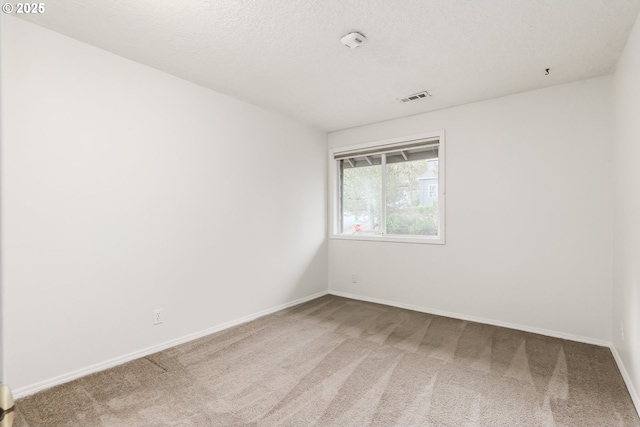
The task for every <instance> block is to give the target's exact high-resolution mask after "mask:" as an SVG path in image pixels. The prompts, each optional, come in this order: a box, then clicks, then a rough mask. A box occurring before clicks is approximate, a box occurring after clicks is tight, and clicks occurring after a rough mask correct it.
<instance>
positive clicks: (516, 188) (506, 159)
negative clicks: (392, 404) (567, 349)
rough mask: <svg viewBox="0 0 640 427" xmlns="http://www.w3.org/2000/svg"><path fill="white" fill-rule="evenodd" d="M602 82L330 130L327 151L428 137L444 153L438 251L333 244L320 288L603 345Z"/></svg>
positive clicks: (607, 279) (607, 204)
mask: <svg viewBox="0 0 640 427" xmlns="http://www.w3.org/2000/svg"><path fill="white" fill-rule="evenodd" d="M610 82H611V79H610V78H609V77H605V78H598V79H593V80H588V81H582V82H578V83H573V84H568V85H562V86H556V87H552V88H548V89H544V90H539V91H534V92H528V93H523V94H519V95H514V96H508V97H504V98H499V99H494V100H490V101H484V102H479V103H474V104H469V105H465V106H460V107H456V108H451V109H447V110H441V111H437V112H432V113H427V114H421V115H415V116H411V117H405V118H402V119H397V120H391V121H387V122H382V123H377V124H373V125H368V126H363V127H358V128H353V129H348V130H344V131H339V132H334V133H330V134H329V146H330V148H333V147H340V146H346V145H352V144H358V143H363V142H367V141H376V140H383V139H388V138H393V137H398V136H403V135H411V134H416V133H420V132H427V131H433V130H438V129H444V130H445V132H446V144H447V146H446V156H447V157H446V166H447V176H446V188H447V198H446V203H447V205H446V209H447V214H446V221H447V230H446V245H444V246H438V245H420V244H403V243H386V242H363V241H345V240H333V239H331V240H330V242H329V289H330V291H332V292H342V293H347V294H355V295H359V296H364V297H366V298H369V299H378V300H385V301H390V302H394V303H399V304H408V305H413V306H417V307H422V308H424V309H427V310H430V311H437V312H447V313H451V314H454V315H459V316H462V317H467V318H469V317H471V318H477V319H483V320H485V321H489V322H493V323H502V324H504V323H506V324H510V325H515V326H522V327H526V328H528V329H539V330H543V331H547V332H551V333H554V334H557V335H565V336H578V337H582V338H584V339H587V340H591V341H597V342H609V341H610V340H611V326H610V325H611V307H612V306H611V282H612V255H611V253H612V227H611V220H612V208H611V202H612V197H611V192H612V180H611V161H610V157H611V132H612V126H613V125H612V113H611V102H610ZM425 102H428V101H425ZM401 107H402V106H401V105H399V106H398V108H401ZM352 272H353V273H357V274H358V276H359V277H358V281H359V283H357V284H352V283H351V273H352Z"/></svg>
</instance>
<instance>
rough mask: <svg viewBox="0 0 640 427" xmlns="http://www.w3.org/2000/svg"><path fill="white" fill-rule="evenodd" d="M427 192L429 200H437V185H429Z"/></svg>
mask: <svg viewBox="0 0 640 427" xmlns="http://www.w3.org/2000/svg"><path fill="white" fill-rule="evenodd" d="M427 191H428V192H429V196H428V197H429V198H430V199H437V198H438V184H429V190H427Z"/></svg>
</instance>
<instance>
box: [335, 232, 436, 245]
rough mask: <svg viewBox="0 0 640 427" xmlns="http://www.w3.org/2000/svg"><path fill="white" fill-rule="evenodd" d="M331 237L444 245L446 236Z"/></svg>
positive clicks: (336, 235)
mask: <svg viewBox="0 0 640 427" xmlns="http://www.w3.org/2000/svg"><path fill="white" fill-rule="evenodd" d="M329 238H330V239H335V240H359V241H363V242H392V243H417V244H422V245H444V237H419V236H390V235H386V236H355V235H348V234H347V235H344V234H331V235H330V236H329Z"/></svg>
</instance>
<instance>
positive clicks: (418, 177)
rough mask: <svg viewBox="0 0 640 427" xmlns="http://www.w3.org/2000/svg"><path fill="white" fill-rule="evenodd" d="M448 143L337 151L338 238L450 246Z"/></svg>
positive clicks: (409, 141) (432, 140)
mask: <svg viewBox="0 0 640 427" xmlns="http://www.w3.org/2000/svg"><path fill="white" fill-rule="evenodd" d="M443 137H444V135H443V132H440V133H436V134H429V135H426V134H425V135H417V136H413V137H408V138H401V139H398V140H396V141H392V142H391V143H389V142H388V141H387V142H380V143H372V144H364V145H361V146H357V147H344V148H341V149H334V150H332V151H331V153H330V161H331V165H332V174H331V175H332V177H333V180H334V184H332V192H333V194H332V196H333V197H332V211H333V215H332V219H333V226H332V228H333V233H332V237H337V238H351V239H363V240H394V241H419V242H421V243H444V198H443V196H444V191H443V190H444V185H443V184H444V173H443V166H444V165H443V158H444V144H443V142H444V141H443V139H444V138H443Z"/></svg>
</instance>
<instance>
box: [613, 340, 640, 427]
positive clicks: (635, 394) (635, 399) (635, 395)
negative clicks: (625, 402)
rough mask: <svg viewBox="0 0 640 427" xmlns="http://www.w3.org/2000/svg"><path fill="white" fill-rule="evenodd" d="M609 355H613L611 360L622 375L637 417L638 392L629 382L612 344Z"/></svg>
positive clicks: (629, 379) (625, 370) (625, 369)
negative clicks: (613, 360)
mask: <svg viewBox="0 0 640 427" xmlns="http://www.w3.org/2000/svg"><path fill="white" fill-rule="evenodd" d="M611 353H612V354H613V358H614V359H615V361H616V363H617V364H618V369H619V370H620V373H621V374H622V378H623V379H624V382H625V384H626V385H627V390H629V394H630V395H631V400H632V401H633V404H634V405H635V407H636V412H637V413H638V416H640V396H638V392H637V391H636V389H635V387H634V386H633V382H631V377H630V376H629V373H628V372H627V368H625V366H624V363H622V358H621V357H620V354H618V350H616V347H615V346H614V345H613V344H612V345H611Z"/></svg>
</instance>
